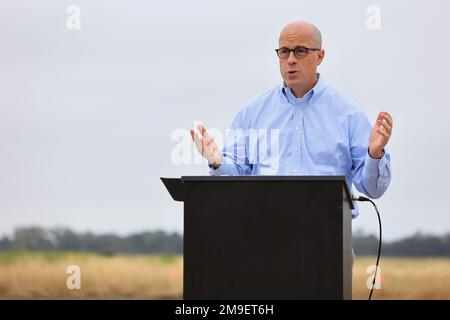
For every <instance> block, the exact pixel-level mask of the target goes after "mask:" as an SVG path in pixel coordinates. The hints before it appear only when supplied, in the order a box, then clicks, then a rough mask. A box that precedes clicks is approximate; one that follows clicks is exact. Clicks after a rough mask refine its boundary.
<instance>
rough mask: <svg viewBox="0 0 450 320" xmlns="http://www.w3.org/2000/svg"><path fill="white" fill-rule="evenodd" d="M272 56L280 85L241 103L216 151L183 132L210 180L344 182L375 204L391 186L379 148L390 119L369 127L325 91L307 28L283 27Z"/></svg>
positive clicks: (346, 102) (204, 139)
mask: <svg viewBox="0 0 450 320" xmlns="http://www.w3.org/2000/svg"><path fill="white" fill-rule="evenodd" d="M275 51H276V54H277V56H278V60H279V66H280V73H281V76H282V78H283V83H282V84H281V85H277V86H275V87H273V88H272V89H270V90H268V91H267V92H265V93H263V94H261V95H259V96H257V97H256V98H254V99H252V100H250V101H249V102H248V103H247V104H245V106H244V107H243V108H242V109H241V110H240V111H239V112H238V114H237V115H236V117H235V119H234V121H233V123H232V125H231V129H230V130H229V131H228V134H227V138H226V140H225V146H224V148H223V150H222V151H219V148H218V146H217V145H216V143H215V141H214V139H213V137H211V136H210V135H209V134H208V132H207V130H206V129H205V127H204V126H203V125H201V124H200V125H198V126H197V128H198V132H195V130H194V129H191V130H190V131H191V136H192V139H193V141H194V143H195V145H196V148H197V150H198V151H199V152H200V154H201V155H202V156H203V157H204V158H206V159H207V160H208V162H209V166H210V168H211V171H210V174H211V175H345V176H346V178H347V181H348V183H349V187H350V188H351V186H352V184H353V185H354V186H355V187H356V189H357V190H358V191H359V192H361V193H363V194H364V195H366V196H368V197H370V198H379V197H381V196H382V195H383V193H384V192H385V191H386V189H387V188H388V186H389V183H390V180H391V165H390V155H389V153H388V152H387V150H386V148H385V147H386V145H387V143H388V141H389V138H390V136H391V133H392V126H393V119H392V116H391V115H390V114H389V113H388V112H380V113H379V114H378V116H377V118H376V120H375V123H374V125H373V126H372V125H371V124H370V122H369V120H368V118H367V116H366V115H365V113H364V111H363V109H362V108H361V107H360V106H359V105H358V104H357V103H356V102H355V101H353V100H352V99H351V98H349V97H348V96H346V95H345V94H343V93H341V92H339V91H338V90H336V89H334V88H333V87H331V86H329V85H328V84H326V82H325V80H324V78H323V76H322V75H321V74H319V73H317V67H318V66H319V65H320V64H321V62H322V61H323V59H324V56H325V51H324V49H323V48H322V36H321V33H320V31H319V29H318V28H317V27H315V26H314V25H313V24H311V23H308V22H305V21H299V22H293V23H290V24H288V25H287V26H285V27H284V28H283V30H282V31H281V33H280V36H279V48H278V49H276V50H275ZM355 80H356V79H355ZM230 132H231V134H230ZM255 141H256V142H255ZM353 215H354V217H355V216H356V215H357V213H356V212H354V213H353Z"/></svg>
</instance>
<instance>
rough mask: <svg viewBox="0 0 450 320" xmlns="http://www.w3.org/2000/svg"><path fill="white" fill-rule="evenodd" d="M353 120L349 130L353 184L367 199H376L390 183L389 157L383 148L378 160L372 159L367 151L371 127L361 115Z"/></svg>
mask: <svg viewBox="0 0 450 320" xmlns="http://www.w3.org/2000/svg"><path fill="white" fill-rule="evenodd" d="M354 120H355V121H356V122H354V125H353V128H352V130H351V133H352V138H351V154H352V160H353V169H352V180H353V184H354V185H355V187H356V189H357V190H358V191H359V192H361V193H363V194H364V195H366V196H368V197H369V198H372V199H377V198H380V197H381V196H382V195H383V194H384V193H385V191H386V190H387V188H388V187H389V184H390V182H391V176H392V169H391V161H390V160H391V157H390V154H389V152H388V151H387V149H386V148H385V149H383V155H382V157H381V158H380V159H374V158H372V157H371V156H370V154H369V149H368V144H369V135H370V131H371V130H372V126H371V124H370V122H369V120H368V119H367V117H366V116H365V115H364V114H362V113H359V114H358V115H356V116H355V117H354Z"/></svg>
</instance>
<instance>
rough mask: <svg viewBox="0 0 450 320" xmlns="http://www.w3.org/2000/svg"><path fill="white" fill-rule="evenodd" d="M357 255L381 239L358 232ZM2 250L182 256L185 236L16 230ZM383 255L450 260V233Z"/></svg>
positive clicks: (411, 241)
mask: <svg viewBox="0 0 450 320" xmlns="http://www.w3.org/2000/svg"><path fill="white" fill-rule="evenodd" d="M353 248H354V250H355V253H356V255H358V256H365V255H372V256H373V255H375V254H376V253H377V249H378V238H377V237H376V236H374V235H370V234H364V233H362V232H355V233H354V234H353ZM0 250H71V251H87V252H98V253H103V254H119V253H120V254H183V236H182V235H180V234H178V233H167V232H164V231H147V232H141V233H135V234H131V235H128V236H118V235H116V234H102V235H96V234H93V233H91V232H86V233H77V232H74V231H72V230H70V229H68V228H53V229H44V228H40V227H21V228H16V229H15V231H14V233H13V235H12V236H11V237H7V236H3V237H2V238H0ZM382 255H383V256H409V257H419V256H439V257H450V233H448V234H446V235H443V236H435V235H425V234H422V233H416V234H414V235H411V236H408V237H405V238H403V239H400V240H396V241H391V242H383V245H382Z"/></svg>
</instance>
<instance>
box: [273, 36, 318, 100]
mask: <svg viewBox="0 0 450 320" xmlns="http://www.w3.org/2000/svg"><path fill="white" fill-rule="evenodd" d="M298 46H303V47H306V48H318V44H317V41H316V40H314V37H313V35H312V33H311V32H308V30H299V29H298V28H297V29H294V30H289V29H288V30H283V32H282V33H281V35H280V40H279V48H283V47H286V48H289V49H294V48H296V47H298ZM323 56H324V51H323V50H320V51H311V50H308V51H307V54H306V56H305V57H303V58H297V57H296V56H295V55H294V52H290V54H289V57H288V58H285V59H282V58H280V59H279V60H280V72H281V76H282V78H283V80H284V82H285V84H286V86H288V87H289V88H291V89H293V90H294V91H295V90H297V91H300V90H301V88H304V87H308V86H310V85H311V84H314V83H315V80H316V71H317V66H318V65H319V64H320V63H321V62H322V59H323Z"/></svg>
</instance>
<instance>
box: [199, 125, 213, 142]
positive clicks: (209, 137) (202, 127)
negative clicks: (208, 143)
mask: <svg viewBox="0 0 450 320" xmlns="http://www.w3.org/2000/svg"><path fill="white" fill-rule="evenodd" d="M197 128H198V131H199V132H200V133H201V135H202V136H203V138H204V139H207V140H209V139H212V138H211V136H210V135H209V133H208V132H207V131H206V128H205V127H204V126H203V124H201V123H199V124H198V125H197Z"/></svg>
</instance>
